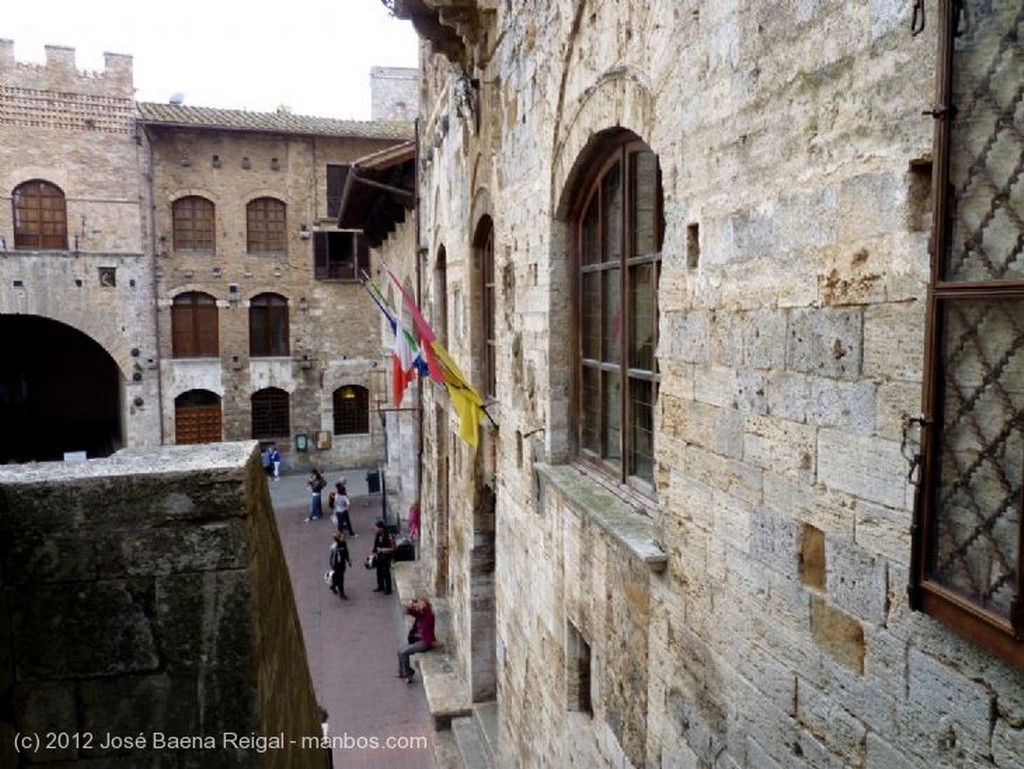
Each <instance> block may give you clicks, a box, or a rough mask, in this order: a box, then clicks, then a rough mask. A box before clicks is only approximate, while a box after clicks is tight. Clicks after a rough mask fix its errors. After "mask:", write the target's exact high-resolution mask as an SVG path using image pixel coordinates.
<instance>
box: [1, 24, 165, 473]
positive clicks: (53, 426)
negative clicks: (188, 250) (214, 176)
mask: <svg viewBox="0 0 1024 769" xmlns="http://www.w3.org/2000/svg"><path fill="white" fill-rule="evenodd" d="M105 63H106V66H105V69H104V71H103V72H98V73H88V72H81V71H79V70H78V69H77V68H76V66H75V55H74V50H73V49H69V48H62V47H58V46H48V47H47V48H46V63H45V64H44V65H37V64H24V63H20V62H17V61H15V58H14V44H13V42H11V41H9V40H0V195H2V197H3V205H0V252H2V254H3V258H2V259H0V315H3V320H4V325H3V336H4V339H5V348H6V351H5V355H4V360H3V362H2V363H0V384H2V387H0V392H2V395H0V409H2V410H3V415H4V420H3V422H4V425H5V429H4V430H2V431H0V432H3V433H4V437H3V438H0V444H2V447H3V448H2V450H0V461H7V460H9V459H15V460H18V459H30V458H44V457H43V456H40V455H39V454H38V453H36V451H35V449H36V448H38V446H37V445H36V437H37V436H49V437H48V439H47V441H48V444H49V445H50V446H52V447H53V449H54V450H56V451H58V452H64V451H81V450H86V451H90V453H92V454H93V455H95V454H96V453H104V452H105V453H109V452H110V451H111V450H112V449H113V448H116V447H120V446H126V445H133V446H152V445H157V444H158V443H159V436H160V406H159V385H158V381H157V376H156V369H155V367H156V359H157V342H156V339H157V335H156V318H155V315H154V312H153V298H154V291H155V288H156V287H155V284H154V281H153V270H152V266H151V263H150V260H149V258H148V251H147V249H146V246H145V244H146V242H147V241H148V232H149V231H148V221H147V218H146V217H145V216H144V210H145V201H146V199H147V195H148V190H147V188H146V185H145V184H144V180H143V177H142V175H141V174H140V172H139V168H140V163H141V160H142V158H141V148H140V147H139V145H138V144H137V143H136V141H135V140H136V132H135V97H134V90H133V85H132V63H131V57H128V56H121V55H117V54H107V56H106V61H105ZM40 183H42V184H44V185H45V186H44V187H42V189H43V190H44V191H45V192H47V193H53V198H52V199H54V200H56V201H60V200H61V197H62V198H63V201H62V202H63V203H64V206H65V208H66V211H65V216H64V224H65V227H64V228H62V229H60V230H57V229H55V230H54V231H53V233H52V235H51V237H52V238H53V240H52V242H40V241H39V233H38V231H36V230H35V229H33V228H34V227H35V223H34V222H29V223H28V226H27V227H26V230H27V232H25V233H23V235H24V236H26V237H27V239H26V242H24V243H19V242H17V241H18V235H17V234H16V230H15V222H14V211H15V206H14V204H13V198H14V196H15V195H16V194H19V193H23V197H24V198H25V199H27V200H28V201H30V202H32V203H35V204H37V205H38V203H39V202H40V201H41V200H42V199H43V198H42V196H41V195H40V194H39V189H40V187H39V184H40ZM15 316H21V317H20V320H27V319H28V318H34V319H36V320H37V321H39V322H37V323H35V324H31V325H28V326H25V325H24V324H19V325H12V324H13V323H14V320H15ZM44 318H45V319H47V320H48V321H50V323H45V322H43V321H42V320H41V319H44ZM64 335H67V336H68V337H69V338H70V339H71V340H72V341H71V344H65V345H62V349H63V350H64V351H65V354H63V355H60V356H58V355H56V354H54V353H55V348H56V347H57V343H56V342H55V340H59V339H63V337H64ZM27 343H31V344H32V345H33V347H34V349H30V350H25V351H24V355H25V357H28V356H35V355H37V354H43V351H46V352H48V354H46V355H45V357H46V359H47V360H46V361H44V362H43V363H40V364H38V365H35V366H33V367H32V368H33V369H34V372H35V376H33V372H32V371H27V370H26V369H25V368H24V367H22V366H20V365H18V362H17V359H18V358H21V357H22V356H21V355H20V354H19V353H21V352H22V345H25V344H27ZM72 345H73V346H76V347H78V348H80V349H82V350H85V351H86V352H84V353H83V354H82V355H81V356H79V355H69V354H67V352H66V351H67V348H69V347H70V346H72ZM69 370H78V371H81V372H82V373H83V374H84V376H82V377H81V380H80V381H79V382H77V383H76V384H75V385H74V386H75V387H76V388H78V389H79V391H80V392H83V393H84V394H85V395H86V397H85V398H83V399H82V401H81V402H79V403H77V404H73V403H69V402H68V399H65V398H60V397H51V398H49V399H48V402H47V404H46V405H45V407H42V406H40V407H36V406H34V405H33V402H32V399H31V397H29V396H24V397H23V396H22V394H21V393H23V392H24V391H26V390H31V391H36V390H39V389H43V388H45V387H46V382H50V383H52V382H53V381H54V380H56V379H61V380H63V381H67V382H70V381H72V380H73V379H74V377H73V376H69V374H68V371H69ZM75 425H84V427H83V430H82V432H81V433H79V432H78V431H76V430H75V428H74V426H75ZM90 434H91V435H97V434H99V435H100V436H101V437H99V438H97V439H93V440H90V439H89V437H88V435H90ZM44 456H45V458H55V459H59V458H60V457H61V456H62V454H61V453H57V454H56V455H55V456H54V455H52V454H50V455H44Z"/></svg>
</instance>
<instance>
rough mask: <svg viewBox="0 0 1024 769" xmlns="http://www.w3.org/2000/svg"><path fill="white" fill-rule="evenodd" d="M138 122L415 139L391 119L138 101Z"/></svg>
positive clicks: (410, 129)
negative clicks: (331, 116) (349, 117)
mask: <svg viewBox="0 0 1024 769" xmlns="http://www.w3.org/2000/svg"><path fill="white" fill-rule="evenodd" d="M136 108H137V110H138V118H139V121H140V122H142V123H143V124H144V125H152V126H166V127H169V128H200V129H202V128H209V129H217V130H221V131H256V132H259V133H279V134H281V133H283V134H305V135H316V136H340V137H350V138H355V139H391V140H395V141H403V140H407V139H412V138H413V126H412V123H411V122H401V121H390V120H339V119H336V118H327V117H310V116H307V115H292V114H290V113H287V112H249V111H248V110H238V109H217V108H216V107H191V106H186V105H184V104H160V103H157V102H137V103H136Z"/></svg>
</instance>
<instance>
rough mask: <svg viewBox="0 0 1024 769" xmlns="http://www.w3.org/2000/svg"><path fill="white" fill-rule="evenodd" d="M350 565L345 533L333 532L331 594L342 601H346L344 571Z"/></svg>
mask: <svg viewBox="0 0 1024 769" xmlns="http://www.w3.org/2000/svg"><path fill="white" fill-rule="evenodd" d="M351 565H352V557H351V556H350V555H349V552H348V543H347V542H346V541H345V532H343V531H336V532H334V542H333V544H332V545H331V558H330V566H331V592H332V593H334V594H335V595H336V596H338V598H340V599H342V600H346V601H347V600H348V596H347V595H345V570H346V569H347V568H348V567H349V566H351Z"/></svg>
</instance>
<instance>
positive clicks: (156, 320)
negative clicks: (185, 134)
mask: <svg viewBox="0 0 1024 769" xmlns="http://www.w3.org/2000/svg"><path fill="white" fill-rule="evenodd" d="M143 134H144V135H145V137H146V154H147V163H148V167H147V169H146V186H147V187H148V191H149V195H148V199H147V201H146V203H147V206H148V208H149V210H148V211H147V212H146V216H147V218H148V219H149V251H150V256H149V268H150V270H151V271H152V272H151V276H152V278H153V340H154V344H155V345H156V350H154V353H153V359H154V360H155V361H156V401H157V413H158V415H159V421H160V445H161V446H163V445H164V438H165V434H164V395H163V379H164V372H163V359H162V356H161V355H160V313H159V304H158V302H159V296H160V294H159V291H158V290H157V275H156V214H155V209H154V202H153V201H154V200H156V197H155V193H154V190H153V184H154V176H155V175H154V173H153V137H152V136H150V133H149V131H148V130H146V129H143Z"/></svg>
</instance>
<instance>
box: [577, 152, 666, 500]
mask: <svg viewBox="0 0 1024 769" xmlns="http://www.w3.org/2000/svg"><path fill="white" fill-rule="evenodd" d="M592 168H593V172H592V173H591V175H590V176H589V177H588V181H587V182H586V183H585V184H584V185H583V187H582V188H581V190H580V195H579V197H578V199H577V207H576V208H575V210H576V212H577V213H576V216H575V220H574V221H575V233H576V240H575V243H576V260H575V265H576V286H575V325H576V328H575V335H576V342H577V356H578V358H577V367H576V404H577V408H576V425H577V431H576V439H577V453H578V456H579V458H580V459H582V460H585V461H588V462H590V463H592V464H594V465H596V466H597V467H599V468H601V469H602V470H604V471H606V472H608V473H610V474H612V475H613V476H614V477H615V479H616V480H617V481H619V482H623V483H627V484H630V485H632V486H635V487H637V488H638V489H639V490H641V491H645V492H649V491H653V483H654V413H655V404H656V402H657V397H658V382H659V373H658V362H657V360H656V359H655V356H654V353H655V350H656V349H657V344H658V281H659V278H660V274H661V243H662V237H663V233H664V215H663V211H662V191H661V173H660V170H659V168H658V158H657V156H656V155H655V154H654V153H653V152H652V151H651V150H650V148H648V147H647V145H645V144H644V143H643V142H641V141H639V139H638V138H637V137H636V136H635V135H634V134H632V133H628V132H617V133H616V134H610V135H609V136H608V137H607V141H606V143H605V144H604V145H603V152H601V153H600V154H599V156H598V157H596V158H595V160H594V162H593V164H592Z"/></svg>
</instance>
